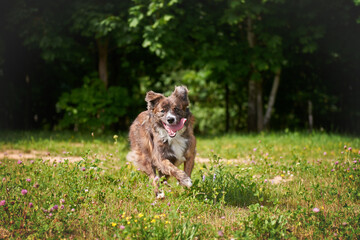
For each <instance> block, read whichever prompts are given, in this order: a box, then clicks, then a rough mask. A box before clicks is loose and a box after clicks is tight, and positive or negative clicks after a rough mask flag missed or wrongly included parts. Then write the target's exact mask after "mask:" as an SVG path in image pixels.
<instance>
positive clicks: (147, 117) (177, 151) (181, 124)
mask: <svg viewBox="0 0 360 240" xmlns="http://www.w3.org/2000/svg"><path fill="white" fill-rule="evenodd" d="M145 101H146V102H147V111H144V112H142V113H140V114H139V115H138V116H137V118H136V119H135V121H134V122H133V124H132V125H131V127H130V133H129V138H130V144H131V151H130V152H129V153H128V155H127V156H126V158H127V160H128V161H130V162H132V163H133V164H134V165H135V166H136V167H137V168H139V169H140V170H141V171H143V172H145V173H146V174H147V175H148V176H149V177H150V179H152V183H153V186H154V187H155V190H154V191H155V194H156V196H157V197H158V198H163V197H164V193H163V192H159V190H158V185H157V180H158V179H159V177H158V176H157V175H156V170H157V171H158V173H159V175H160V177H161V176H164V175H165V176H166V177H169V176H170V175H171V176H174V177H175V178H176V179H177V180H178V181H179V183H180V184H181V185H183V186H186V187H191V186H192V182H191V179H190V177H191V172H192V169H193V167H194V159H195V147H196V139H195V136H194V133H193V124H194V121H195V120H194V116H193V115H192V114H191V112H190V110H189V108H188V106H189V98H188V89H187V88H186V87H184V86H180V87H175V90H174V92H173V93H172V94H171V95H170V96H169V97H165V96H164V95H162V94H160V93H155V92H153V91H150V92H148V93H147V94H146V97H145ZM182 163H184V171H182V170H180V169H179V168H178V166H179V165H180V164H182Z"/></svg>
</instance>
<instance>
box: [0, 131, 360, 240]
mask: <svg viewBox="0 0 360 240" xmlns="http://www.w3.org/2000/svg"><path fill="white" fill-rule="evenodd" d="M128 150H129V145H128V141H127V136H126V135H124V134H117V135H115V134H103V135H100V136H97V135H96V134H95V135H92V134H90V133H89V134H80V133H76V134H75V133H71V132H55V133H51V132H26V133H20V132H5V133H2V134H1V136H0V152H1V154H0V157H1V158H2V159H0V162H1V163H0V181H1V184H0V239H1V238H14V239H18V238H19V239H24V238H29V239H38V238H50V239H51V238H54V239H59V238H61V239H70V238H73V239H95V238H99V239H109V238H115V239H214V238H220V239H231V238H233V239H289V238H296V239H323V238H327V239H333V238H334V239H356V238H358V239H359V238H360V217H359V216H360V174H359V164H360V162H359V161H360V140H359V138H355V137H349V136H341V135H332V134H326V133H313V134H307V133H296V132H295V133H276V134H275V133H274V134H270V133H269V134H259V135H240V134H239V135H224V136H214V137H198V138H197V152H198V153H197V163H196V164H195V168H194V171H193V174H192V179H193V182H194V185H193V187H191V188H190V189H186V188H183V187H181V186H179V185H178V184H177V182H176V180H175V179H174V178H170V179H169V181H168V184H161V185H160V187H161V188H162V189H163V190H164V192H165V199H162V200H157V199H156V198H155V196H154V193H153V188H152V186H151V183H150V181H149V180H148V178H147V177H146V176H145V175H144V174H142V173H141V172H139V171H138V170H137V169H135V168H134V167H133V166H132V165H131V164H129V163H127V162H126V161H125V156H126V154H127V152H128ZM31 154H32V155H31Z"/></svg>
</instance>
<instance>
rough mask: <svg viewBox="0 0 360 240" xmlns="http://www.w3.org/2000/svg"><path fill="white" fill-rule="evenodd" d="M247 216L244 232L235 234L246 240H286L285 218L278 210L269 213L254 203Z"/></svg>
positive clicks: (286, 222)
mask: <svg viewBox="0 0 360 240" xmlns="http://www.w3.org/2000/svg"><path fill="white" fill-rule="evenodd" d="M249 212H250V213H249V216H248V218H247V219H246V220H245V221H244V223H243V224H244V228H245V229H244V230H242V231H239V232H237V233H236V236H237V237H239V238H246V239H287V238H288V237H289V234H288V232H287V224H288V221H287V216H284V215H281V214H280V212H281V211H279V210H276V212H271V211H270V209H269V208H267V207H266V206H260V204H258V203H256V204H253V205H250V206H249Z"/></svg>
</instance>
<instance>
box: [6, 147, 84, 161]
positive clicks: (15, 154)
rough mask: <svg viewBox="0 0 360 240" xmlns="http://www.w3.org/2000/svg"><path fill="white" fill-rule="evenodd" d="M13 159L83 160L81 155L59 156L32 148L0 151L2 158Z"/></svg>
mask: <svg viewBox="0 0 360 240" xmlns="http://www.w3.org/2000/svg"><path fill="white" fill-rule="evenodd" d="M4 158H7V159H13V160H30V159H39V158H41V159H43V160H50V161H51V162H57V161H60V160H61V161H62V160H64V159H68V160H69V161H70V162H77V161H80V160H82V157H80V156H59V155H54V156H53V155H51V154H50V153H49V152H47V151H38V150H31V151H30V152H26V151H22V150H16V149H11V150H6V151H1V152H0V159H4Z"/></svg>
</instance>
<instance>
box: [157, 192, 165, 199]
mask: <svg viewBox="0 0 360 240" xmlns="http://www.w3.org/2000/svg"><path fill="white" fill-rule="evenodd" d="M156 198H157V199H163V198H165V193H164V192H163V191H161V192H160V193H158V194H157V195H156Z"/></svg>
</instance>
